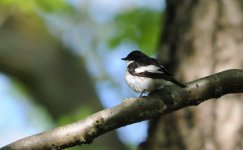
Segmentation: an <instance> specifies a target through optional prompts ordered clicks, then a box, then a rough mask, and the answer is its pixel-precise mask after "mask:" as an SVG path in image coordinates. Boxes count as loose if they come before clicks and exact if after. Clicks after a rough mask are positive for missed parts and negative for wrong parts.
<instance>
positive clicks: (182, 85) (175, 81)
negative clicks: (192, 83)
mask: <svg viewBox="0 0 243 150" xmlns="http://www.w3.org/2000/svg"><path fill="white" fill-rule="evenodd" d="M171 82H173V83H174V84H176V85H178V86H179V87H182V88H185V87H187V86H186V85H185V84H183V83H181V82H179V81H177V80H176V79H173V80H172V81H171Z"/></svg>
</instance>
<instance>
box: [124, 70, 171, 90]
mask: <svg viewBox="0 0 243 150" xmlns="http://www.w3.org/2000/svg"><path fill="white" fill-rule="evenodd" d="M126 82H127V84H128V85H129V87H130V88H132V89H133V90H134V91H136V92H138V93H142V92H143V91H144V92H151V91H153V90H155V89H158V88H161V87H163V85H165V84H168V83H167V82H166V81H165V80H162V79H152V78H147V77H140V76H133V75H131V74H130V73H129V72H128V71H126Z"/></svg>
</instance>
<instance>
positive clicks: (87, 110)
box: [57, 105, 94, 125]
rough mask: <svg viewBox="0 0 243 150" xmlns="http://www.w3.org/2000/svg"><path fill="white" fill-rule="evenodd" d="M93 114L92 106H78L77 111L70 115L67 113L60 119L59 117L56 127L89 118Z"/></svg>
mask: <svg viewBox="0 0 243 150" xmlns="http://www.w3.org/2000/svg"><path fill="white" fill-rule="evenodd" d="M93 112H94V110H93V108H92V106H90V105H82V106H80V108H79V109H77V110H76V111H75V112H73V113H72V114H70V113H69V114H67V115H63V116H62V117H60V118H59V119H58V121H57V125H65V124H68V123H70V122H74V121H77V120H80V119H84V118H85V117H87V116H89V115H90V114H92V113H93Z"/></svg>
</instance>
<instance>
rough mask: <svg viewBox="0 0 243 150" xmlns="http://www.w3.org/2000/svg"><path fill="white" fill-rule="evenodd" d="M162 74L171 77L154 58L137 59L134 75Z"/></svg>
mask: <svg viewBox="0 0 243 150" xmlns="http://www.w3.org/2000/svg"><path fill="white" fill-rule="evenodd" d="M145 71H148V72H152V73H164V74H167V75H169V76H173V75H172V74H171V73H170V72H169V71H168V70H167V69H166V68H165V67H164V66H163V65H161V64H160V63H159V62H158V61H157V60H156V59H154V58H149V59H148V58H146V59H139V60H137V61H136V69H135V72H136V73H141V72H145Z"/></svg>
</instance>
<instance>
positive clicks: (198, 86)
mask: <svg viewBox="0 0 243 150" xmlns="http://www.w3.org/2000/svg"><path fill="white" fill-rule="evenodd" d="M187 86H188V87H187V88H184V89H183V88H179V87H177V86H166V87H165V88H163V89H160V90H157V91H154V92H152V93H150V94H149V95H148V96H146V97H143V98H129V99H126V100H124V101H123V103H122V104H120V105H118V106H116V107H113V108H109V109H106V110H102V111H100V112H97V113H95V114H93V115H91V116H89V117H87V118H86V119H84V120H81V121H78V122H74V123H72V124H69V125H66V126H62V127H58V128H56V129H53V130H51V131H47V132H43V133H40V134H36V135H33V136H30V137H27V138H24V139H21V140H19V141H16V142H14V143H11V144H9V145H7V146H5V147H3V148H0V150H5V149H14V150H15V149H25V150H28V149H63V148H67V147H71V146H75V145H81V144H89V143H91V142H92V141H93V139H94V138H96V137H98V136H100V135H102V134H104V133H106V132H108V131H110V130H113V129H117V128H119V127H122V126H126V125H129V124H132V123H135V122H140V121H143V120H147V119H151V118H154V117H158V116H160V115H164V114H166V113H170V112H173V111H175V110H178V109H181V108H184V107H187V106H193V105H198V104H200V103H202V102H204V101H206V100H208V99H211V98H219V97H220V96H222V95H225V94H229V93H243V70H238V69H232V70H227V71H223V72H220V73H216V74H213V75H210V76H208V77H205V78H202V79H199V80H196V81H193V82H190V83H188V84H187Z"/></svg>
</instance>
